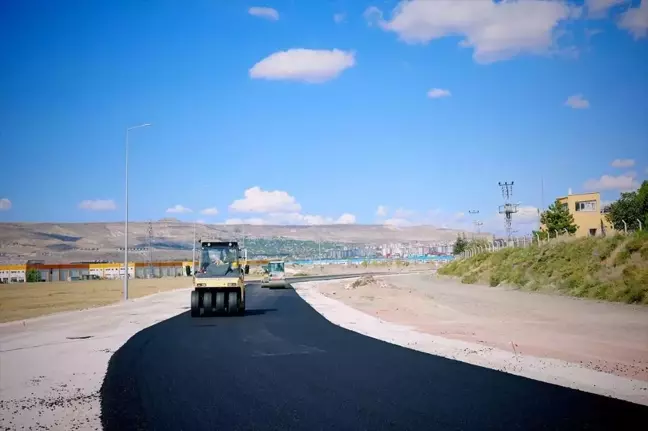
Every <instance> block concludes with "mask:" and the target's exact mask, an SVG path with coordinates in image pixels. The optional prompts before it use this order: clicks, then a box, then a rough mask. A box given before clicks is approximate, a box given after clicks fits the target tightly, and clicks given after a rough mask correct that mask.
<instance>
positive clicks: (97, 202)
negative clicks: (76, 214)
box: [79, 199, 117, 211]
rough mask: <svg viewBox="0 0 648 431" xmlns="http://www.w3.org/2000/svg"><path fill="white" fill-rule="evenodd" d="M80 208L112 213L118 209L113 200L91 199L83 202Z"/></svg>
mask: <svg viewBox="0 0 648 431" xmlns="http://www.w3.org/2000/svg"><path fill="white" fill-rule="evenodd" d="M79 208H81V209H84V210H88V211H112V210H114V209H116V208H117V205H115V201H113V200H112V199H94V200H91V199H90V200H85V201H81V202H80V203H79Z"/></svg>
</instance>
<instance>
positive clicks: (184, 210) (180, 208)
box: [166, 205, 192, 214]
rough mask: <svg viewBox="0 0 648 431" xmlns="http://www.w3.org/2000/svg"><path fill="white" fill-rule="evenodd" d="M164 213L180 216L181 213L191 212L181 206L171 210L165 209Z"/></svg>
mask: <svg viewBox="0 0 648 431" xmlns="http://www.w3.org/2000/svg"><path fill="white" fill-rule="evenodd" d="M166 212H168V213H170V214H182V213H190V212H192V210H191V209H190V208H187V207H184V206H182V205H176V206H173V207H171V208H167V210H166Z"/></svg>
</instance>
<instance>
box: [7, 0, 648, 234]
mask: <svg viewBox="0 0 648 431" xmlns="http://www.w3.org/2000/svg"><path fill="white" fill-rule="evenodd" d="M647 3H648V1H646V0H644V2H643V4H642V3H640V2H639V1H636V0H635V1H624V0H588V1H585V2H583V1H581V2H570V3H564V2H560V1H518V2H505V3H501V2H498V4H494V3H490V2H489V1H480V0H466V1H455V2H452V1H450V2H446V1H441V0H439V1H429V0H424V1H421V0H414V1H412V2H408V3H407V4H399V2H396V1H363V0H354V1H351V0H330V1H321V2H313V1H300V0H272V1H267V2H258V3H257V2H244V1H218V0H197V1H191V2H176V1H159V2H132V1H126V0H122V1H109V2H84V1H59V2H49V1H39V2H36V1H29V0H26V1H19V2H11V4H10V3H9V2H6V3H3V6H2V12H0V37H1V38H2V40H3V41H4V42H5V43H3V45H2V47H1V48H0V50H1V51H2V52H1V53H2V58H3V59H5V60H7V61H6V63H5V67H3V68H1V69H0V74H1V78H2V79H0V91H1V94H2V98H0V112H1V114H2V115H1V118H2V129H1V130H2V132H1V133H0V145H1V146H2V155H3V157H2V159H3V161H4V163H3V166H2V168H1V169H0V199H3V200H2V201H0V208H2V209H3V211H0V221H59V222H63V221H70V222H80V221H117V220H123V208H124V205H123V204H124V137H125V129H126V128H127V127H130V126H135V125H138V124H141V123H152V126H151V127H148V128H142V129H137V130H133V131H132V132H131V134H130V142H131V147H130V152H129V154H130V168H129V173H130V187H129V192H130V212H129V214H130V218H131V220H148V219H159V218H162V217H167V216H173V217H177V218H179V219H181V220H187V221H190V220H196V219H200V220H203V221H206V222H214V223H215V222H218V223H222V222H225V221H228V220H229V222H236V221H241V220H242V221H246V222H251V223H281V224H285V223H324V222H325V223H332V222H344V223H349V222H356V223H385V222H386V223H388V224H389V223H391V224H397V225H401V224H419V223H431V224H436V225H439V226H441V225H445V226H470V220H469V219H468V216H467V212H468V210H471V209H478V210H479V211H480V214H479V218H480V219H482V220H483V221H484V223H485V226H488V227H491V228H492V229H495V228H496V227H499V226H501V220H498V218H497V217H496V216H495V213H496V211H497V206H498V205H499V204H501V203H502V202H501V201H502V198H501V194H500V189H499V187H498V185H497V184H498V182H499V181H515V186H514V201H515V202H520V204H521V206H522V207H523V211H522V213H521V214H520V217H519V218H518V220H519V229H520V230H524V229H528V228H529V226H531V224H532V222H533V221H534V220H535V219H537V215H535V214H536V211H535V208H537V207H540V206H541V204H542V201H543V199H542V194H541V178H544V203H545V205H548V203H549V202H550V201H551V200H552V199H553V198H554V197H556V196H559V195H564V194H566V193H567V189H568V188H571V189H572V190H573V192H574V193H577V192H583V191H586V190H590V189H591V190H600V191H601V193H602V196H603V198H604V199H606V200H610V199H614V198H616V197H617V196H618V193H619V191H620V190H623V189H632V188H633V187H635V186H636V184H638V183H639V182H641V181H642V180H643V179H645V178H647V177H648V173H647V169H648V150H647V149H648V121H647V120H648V114H647V112H648V110H647V102H646V101H647V100H648V80H647V79H646V76H648V34H647V29H648V4H647ZM264 8H266V9H264ZM269 8H272V9H269ZM282 52H283V53H282ZM431 96H437V97H431ZM615 160H617V162H616V163H613V162H614V161H615ZM613 164H615V165H616V166H619V167H615V166H612V165H613ZM246 190H247V193H246ZM379 206H383V207H385V208H383V209H384V211H378V207H379ZM214 208H216V210H217V211H214V210H213V209H214ZM168 209H172V212H167V210H168ZM173 209H176V210H180V212H177V211H176V212H173ZM186 209H191V212H188V211H186V212H183V211H184V210H186ZM205 209H212V210H211V211H207V214H204V213H201V211H203V210H205ZM377 212H378V213H379V214H377ZM462 213H463V216H462Z"/></svg>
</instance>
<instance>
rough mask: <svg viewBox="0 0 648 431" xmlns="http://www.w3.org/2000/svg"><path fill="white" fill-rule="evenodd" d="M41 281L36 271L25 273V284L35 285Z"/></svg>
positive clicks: (31, 270)
mask: <svg viewBox="0 0 648 431" xmlns="http://www.w3.org/2000/svg"><path fill="white" fill-rule="evenodd" d="M40 279H41V274H40V272H39V271H38V270H37V269H30V270H28V271H27V283H37V282H39V281H40Z"/></svg>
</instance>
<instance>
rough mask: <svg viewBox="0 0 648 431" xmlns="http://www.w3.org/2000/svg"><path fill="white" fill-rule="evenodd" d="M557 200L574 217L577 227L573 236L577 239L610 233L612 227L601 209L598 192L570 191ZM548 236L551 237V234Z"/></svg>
mask: <svg viewBox="0 0 648 431" xmlns="http://www.w3.org/2000/svg"><path fill="white" fill-rule="evenodd" d="M557 200H558V202H560V203H561V204H562V205H565V206H567V209H568V210H569V213H570V214H571V215H572V216H573V217H574V224H576V225H577V226H578V230H577V231H576V234H575V235H576V236H577V237H583V236H600V235H603V234H608V233H611V232H612V230H613V228H612V225H611V224H610V222H609V221H608V220H607V218H606V217H605V214H604V212H603V208H601V195H600V193H599V192H594V193H576V194H572V193H571V190H570V192H569V193H568V194H567V196H562V197H559V198H557ZM541 228H542V229H543V230H547V227H546V226H544V225H541ZM550 234H551V235H553V232H551V233H550ZM560 234H562V232H561V233H560Z"/></svg>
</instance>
